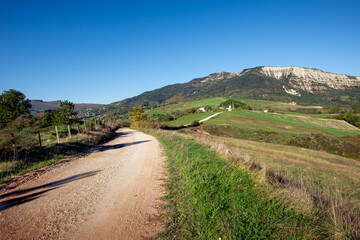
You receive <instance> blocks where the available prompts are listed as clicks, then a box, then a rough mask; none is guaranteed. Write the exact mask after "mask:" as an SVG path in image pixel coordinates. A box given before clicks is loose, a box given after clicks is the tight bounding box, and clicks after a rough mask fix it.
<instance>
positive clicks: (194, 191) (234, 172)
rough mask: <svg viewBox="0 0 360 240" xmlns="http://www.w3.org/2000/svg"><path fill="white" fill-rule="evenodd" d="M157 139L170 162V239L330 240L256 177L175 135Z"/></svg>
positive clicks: (314, 222) (167, 235) (313, 219)
mask: <svg viewBox="0 0 360 240" xmlns="http://www.w3.org/2000/svg"><path fill="white" fill-rule="evenodd" d="M152 133H153V134H155V135H156V136H157V137H158V139H159V140H160V142H161V143H162V145H163V146H164V147H165V151H166V154H167V157H168V169H169V180H168V195H167V197H166V201H167V206H166V208H167V209H168V210H167V211H168V215H167V223H166V230H165V231H164V232H163V233H161V234H160V235H159V238H161V239H162V238H165V239H220V238H221V239H268V238H278V239H284V238H287V239H291V238H293V239H301V238H306V239H311V238H317V237H324V238H326V237H327V236H328V235H327V233H326V231H323V229H322V228H321V227H320V223H319V222H317V218H316V217H314V216H313V215H311V214H307V213H304V212H302V213H301V214H300V213H299V212H297V211H294V210H293V209H290V208H288V207H286V206H285V205H283V204H281V203H279V202H277V201H274V200H273V199H271V196H270V194H269V192H268V191H267V190H266V189H264V188H261V187H260V186H259V185H258V184H257V183H256V181H255V180H254V179H253V176H252V175H251V174H250V173H249V172H248V171H247V170H244V169H240V168H239V167H235V166H234V165H232V164H229V163H227V162H226V161H225V160H224V159H223V158H221V157H220V156H219V155H218V154H217V153H216V152H215V151H212V150H209V149H206V148H204V147H203V146H202V145H200V144H198V143H195V142H193V141H191V140H189V139H186V138H184V137H179V136H176V135H173V134H171V133H169V132H159V131H157V132H155V133H154V132H152Z"/></svg>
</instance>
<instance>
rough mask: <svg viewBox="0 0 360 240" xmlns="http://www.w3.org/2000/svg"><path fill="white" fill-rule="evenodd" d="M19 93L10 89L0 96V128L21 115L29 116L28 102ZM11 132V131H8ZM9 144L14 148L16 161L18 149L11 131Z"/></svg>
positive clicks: (29, 106)
mask: <svg viewBox="0 0 360 240" xmlns="http://www.w3.org/2000/svg"><path fill="white" fill-rule="evenodd" d="M25 98H26V96H25V95H24V94H23V93H22V92H19V91H16V90H14V89H10V90H9V91H4V92H3V94H1V95H0V126H1V127H6V126H8V124H9V123H11V122H12V121H14V120H15V119H16V118H18V117H19V116H21V115H23V114H30V108H31V104H30V100H29V99H25ZM10 131H11V130H10ZM11 142H12V144H13V147H14V159H18V149H17V144H16V141H15V136H14V133H13V132H12V131H11Z"/></svg>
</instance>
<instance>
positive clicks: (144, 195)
mask: <svg viewBox="0 0 360 240" xmlns="http://www.w3.org/2000/svg"><path fill="white" fill-rule="evenodd" d="M164 164H165V159H164V157H163V155H162V153H161V149H160V146H159V143H158V142H157V141H156V140H155V138H153V137H151V136H149V135H146V134H143V133H141V132H137V131H134V130H130V129H122V130H120V131H118V135H117V137H116V138H115V139H114V140H112V141H110V142H108V143H106V144H104V145H101V146H99V147H97V148H95V149H94V150H93V151H92V152H91V153H90V154H89V155H88V156H86V157H83V158H80V159H77V160H74V161H72V162H70V163H67V164H65V165H63V166H60V167H57V168H54V169H52V170H50V171H48V172H46V173H45V174H43V175H41V176H40V177H39V178H37V179H34V180H31V181H29V182H27V183H25V184H22V185H20V186H19V187H17V188H16V189H13V190H11V191H8V192H0V239H146V238H149V237H152V236H154V235H155V234H156V233H157V232H159V231H161V230H162V219H161V217H160V216H161V214H162V208H161V206H162V202H161V197H162V196H163V195H164V193H165V188H164V185H163V184H164V181H163V179H164V177H165V169H164Z"/></svg>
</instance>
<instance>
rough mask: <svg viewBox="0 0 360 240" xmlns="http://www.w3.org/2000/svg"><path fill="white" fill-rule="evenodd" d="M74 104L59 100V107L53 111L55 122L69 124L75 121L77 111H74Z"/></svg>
mask: <svg viewBox="0 0 360 240" xmlns="http://www.w3.org/2000/svg"><path fill="white" fill-rule="evenodd" d="M74 108H75V104H74V103H72V102H70V101H67V100H65V101H60V108H59V109H58V110H57V111H56V113H55V122H56V123H59V124H66V125H69V124H71V123H73V122H76V121H77V120H78V119H77V117H76V116H77V112H75V111H74Z"/></svg>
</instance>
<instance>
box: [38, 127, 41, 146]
mask: <svg viewBox="0 0 360 240" xmlns="http://www.w3.org/2000/svg"><path fill="white" fill-rule="evenodd" d="M38 135H39V145H40V147H41V135H40V130H38Z"/></svg>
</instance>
